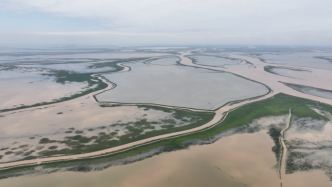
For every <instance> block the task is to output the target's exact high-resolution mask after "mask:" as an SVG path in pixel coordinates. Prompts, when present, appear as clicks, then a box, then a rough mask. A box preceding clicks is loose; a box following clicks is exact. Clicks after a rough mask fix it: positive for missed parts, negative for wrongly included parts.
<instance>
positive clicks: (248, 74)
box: [0, 52, 332, 169]
mask: <svg viewBox="0 0 332 187" xmlns="http://www.w3.org/2000/svg"><path fill="white" fill-rule="evenodd" d="M189 54H190V52H187V53H182V54H181V55H178V57H179V58H180V59H181V62H180V63H181V64H183V65H186V66H192V67H199V68H206V69H211V70H218V71H225V72H230V73H233V74H236V75H239V76H242V77H245V78H248V79H251V80H254V81H257V82H261V83H263V84H265V85H267V86H269V87H270V88H271V89H272V90H273V92H270V93H268V94H267V95H264V96H262V97H257V98H254V99H248V100H244V101H241V102H239V103H235V104H228V105H225V106H223V107H221V108H219V109H217V110H216V111H215V113H216V115H215V116H214V118H213V119H212V120H211V121H210V122H208V123H206V124H204V125H202V126H200V127H196V128H193V129H189V130H185V131H180V132H174V133H170V134H164V135H159V136H155V137H151V138H147V139H144V140H140V141H136V142H132V143H128V144H124V145H121V146H117V147H113V148H109V149H105V150H101V151H96V152H91V153H84V154H77V155H68V156H59V157H48V158H38V159H34V160H24V161H17V162H10V163H3V164H0V168H1V169H6V168H11V167H16V166H23V165H36V164H42V163H46V162H56V161H60V160H74V159H82V158H87V157H90V158H91V157H97V156H99V155H105V154H112V153H115V152H120V151H124V150H127V149H130V148H132V147H136V146H139V145H142V144H147V143H149V142H153V141H156V140H160V139H165V138H170V137H173V136H179V135H183V134H188V133H192V132H195V131H199V130H203V129H205V128H209V127H211V126H214V125H215V124H217V123H218V122H220V121H221V120H222V119H224V118H223V117H224V116H225V114H227V112H229V111H232V110H234V109H236V108H238V107H241V106H243V105H246V104H249V103H253V102H257V101H261V100H264V99H267V98H270V97H271V96H273V95H275V94H277V93H280V92H283V93H286V94H289V95H293V96H297V97H303V98H306V99H311V100H316V101H320V102H324V103H327V104H331V105H332V100H329V99H325V98H320V97H317V96H312V95H307V94H304V93H301V92H298V91H295V90H293V89H292V88H289V87H287V86H285V85H284V84H282V83H280V82H279V81H282V82H288V83H294V84H302V85H307V84H305V82H304V81H303V80H294V79H291V78H287V77H282V76H278V75H275V74H271V73H268V72H266V71H264V66H266V65H268V64H265V63H263V62H261V61H260V60H258V59H255V58H252V57H245V56H237V55H232V56H231V57H233V58H239V59H244V60H247V61H249V62H251V63H253V64H254V65H255V66H256V68H250V69H249V68H230V69H225V68H221V67H210V66H203V65H198V64H194V63H192V60H191V59H189V58H188V57H186V55H189ZM120 65H122V64H120ZM128 70H129V69H127V70H126V71H128ZM103 81H106V80H103ZM108 84H111V85H112V86H110V85H109V87H107V88H106V89H110V88H112V87H113V84H112V83H110V82H108ZM319 86H320V87H319V88H323V89H324V88H325V89H326V84H321V85H319ZM313 87H317V86H313ZM103 91H105V89H104V90H100V91H98V92H94V93H91V94H89V95H88V96H93V95H95V94H98V93H100V92H103ZM85 96H87V95H85ZM85 96H84V97H85ZM82 97H83V96H82Z"/></svg>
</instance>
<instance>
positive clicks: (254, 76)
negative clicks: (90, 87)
mask: <svg viewBox="0 0 332 187" xmlns="http://www.w3.org/2000/svg"><path fill="white" fill-rule="evenodd" d="M187 55H190V52H186V53H182V54H181V55H178V57H179V58H180V59H181V61H180V63H181V64H183V65H186V66H191V67H198V68H205V69H211V70H217V71H226V72H230V73H233V74H236V75H239V76H242V77H245V78H247V79H250V80H253V81H256V82H260V83H263V84H265V85H267V86H268V87H269V88H271V90H272V92H270V93H268V94H266V95H264V96H261V97H257V98H254V99H250V100H244V101H241V102H238V103H235V104H228V105H225V106H222V107H221V108H219V109H217V110H215V113H216V115H215V117H214V118H213V119H212V120H211V121H210V122H208V123H206V124H204V125H202V126H200V127H197V128H193V129H190V130H185V131H181V132H176V133H170V134H165V135H160V136H155V137H152V138H147V139H143V140H140V141H136V142H132V143H129V144H125V145H121V146H118V147H113V148H110V149H105V150H102V151H97V152H92V153H85V154H78V155H70V156H60V157H49V158H39V159H35V160H25V161H19V162H12V163H3V164H0V167H1V168H7V167H14V166H17V165H31V164H41V163H43V162H51V161H57V160H74V159H80V158H85V157H94V156H98V155H101V154H112V153H114V152H116V151H121V150H125V149H128V148H131V147H135V146H138V145H142V144H147V143H149V142H153V141H156V140H159V139H165V138H169V137H172V136H179V135H182V134H187V133H192V132H195V131H198V130H202V129H205V128H208V127H211V126H213V125H215V124H216V123H218V122H220V120H222V119H223V117H224V116H225V115H227V112H229V111H232V110H234V109H236V108H238V107H241V106H243V105H246V104H249V103H253V102H257V101H261V100H264V99H267V98H270V97H272V96H274V95H275V94H277V93H286V94H289V95H293V96H297V97H302V98H306V99H311V100H315V101H319V102H322V103H326V104H330V105H332V100H329V99H326V98H321V97H317V96H313V95H308V94H304V93H301V92H298V91H296V90H294V89H291V88H289V87H287V86H285V85H284V84H283V83H281V82H287V83H292V84H300V85H307V86H312V87H316V88H320V89H329V88H330V84H329V83H330V82H329V79H322V81H320V82H316V81H310V80H309V81H308V80H305V81H304V80H299V79H292V78H289V77H282V76H278V75H275V74H271V73H268V72H266V71H264V67H265V66H267V65H268V64H265V63H263V62H261V61H260V60H258V59H256V58H252V57H246V56H238V55H232V56H231V57H232V58H237V59H243V60H247V61H248V62H250V63H252V64H254V66H255V67H256V68H250V69H248V68H245V69H244V68H236V66H235V67H231V68H225V67H210V66H206V65H198V64H194V63H192V60H191V59H189V58H188V57H186V56H187ZM118 65H119V66H123V65H122V64H118ZM278 66H280V67H289V66H286V65H278ZM305 69H307V70H310V71H312V72H313V73H314V74H316V75H320V76H325V75H328V77H329V78H330V77H331V74H329V73H330V71H328V70H321V69H315V68H308V67H306V68H305ZM129 70H130V68H129V67H125V68H124V70H123V71H129ZM96 76H97V75H96ZM99 78H100V79H102V80H103V81H104V82H107V84H108V85H109V86H108V87H107V88H106V89H104V90H100V91H97V92H94V93H90V94H88V95H85V96H82V97H80V98H77V99H75V100H71V101H67V102H79V100H80V99H83V98H84V99H86V98H90V99H91V101H93V96H94V95H96V94H98V93H101V92H103V91H105V90H108V89H111V88H113V87H114V85H113V84H112V83H110V82H108V81H107V80H105V79H103V78H102V77H99ZM93 102H95V101H93ZM61 104H63V103H58V104H55V105H61ZM290 119H291V109H289V116H288V119H287V123H286V127H285V128H284V129H283V130H282V132H281V134H282V137H281V138H280V141H281V143H282V146H283V150H284V151H283V156H282V161H281V165H280V166H281V168H280V178H281V179H282V180H285V181H287V183H288V185H289V186H292V185H301V184H302V186H309V185H313V184H314V183H312V182H310V180H309V179H308V180H304V178H303V176H304V175H308V173H304V174H293V175H292V176H291V177H290V176H287V175H286V176H283V174H284V173H285V159H286V153H287V149H286V146H285V143H284V141H283V138H284V133H285V131H286V130H287V129H288V128H289V125H290ZM254 135H255V137H257V138H258V139H259V137H261V138H262V139H259V140H258V142H261V141H262V140H266V141H267V139H266V137H265V136H264V135H263V134H262V135H258V134H257V133H255V134H250V135H234V136H230V137H227V138H223V139H222V140H221V141H218V142H219V143H218V144H211V145H209V146H207V147H213V148H211V150H212V149H213V151H214V152H215V151H216V148H218V147H216V146H217V145H225V144H229V142H232V141H241V142H246V138H247V137H239V136H250V138H251V139H252V138H254ZM220 142H222V143H220ZM249 142H252V141H249ZM232 145H234V144H232ZM271 145H272V141H270V142H269V143H268V144H267V145H265V147H266V148H268V147H271ZM234 146H235V145H234ZM198 147H200V148H202V149H204V148H203V147H205V146H198ZM219 148H220V149H223V148H222V146H221V147H219ZM195 149H198V148H192V150H195ZM241 149H246V151H247V152H243V153H242V154H248V151H249V148H248V147H247V148H245V147H241ZM250 149H253V151H254V150H256V151H258V150H257V149H255V147H254V144H253V145H252V146H250ZM231 150H232V149H227V150H223V151H226V152H227V151H231ZM236 150H237V149H236ZM179 152H181V154H182V153H183V152H185V150H184V151H179ZM199 152H200V154H199V153H198V152H197V153H196V155H197V154H199V155H201V154H202V153H203V152H204V151H203V152H202V150H200V151H199ZM204 153H207V152H204ZM256 153H257V152H256ZM167 154H168V153H167ZM171 154H173V153H169V155H171ZM264 154H265V152H264ZM164 155H166V154H162V155H160V156H156V157H153V158H151V159H147V160H145V161H142V162H150V164H146V163H145V165H146V166H151V167H150V168H149V170H150V171H152V170H153V168H154V167H152V165H153V164H152V163H154V164H156V163H157V162H159V161H160V160H159V161H156V160H158V159H160V158H161V157H163V156H164ZM169 155H168V156H169ZM173 155H176V156H174V157H172V158H174V159H177V161H178V162H177V163H178V164H179V165H180V166H182V167H188V166H190V165H189V163H188V164H184V165H183V164H180V163H181V161H183V160H185V159H188V156H189V155H188V154H186V156H183V157H181V156H179V154H173ZM190 155H195V154H192V153H191V154H190ZM230 155H232V154H228V157H229V156H230ZM204 156H206V154H204ZM255 156H257V154H255ZM255 156H252V157H250V158H242V157H237V159H239V160H232V159H231V158H227V159H228V161H230V162H231V163H234V164H235V165H236V164H237V163H236V162H239V161H240V160H246V161H248V160H257V159H255ZM266 156H268V157H273V154H272V153H271V155H266ZM189 157H190V156H189ZM204 159H206V158H204ZM227 159H226V158H225V160H227ZM261 159H263V158H261ZM264 159H266V158H264ZM269 159H270V158H269ZM196 161H197V160H196ZM142 162H137V163H134V164H131V165H127V166H119V167H123V168H131V169H133V167H135V166H137V165H139V164H141V163H142ZM185 163H186V162H185ZM269 163H270V162H269ZM220 164H224V163H220ZM242 164H247V165H250V164H249V163H247V162H245V163H242ZM257 164H258V165H259V164H262V163H257ZM143 165H144V164H143ZM235 165H232V166H225V165H224V167H222V166H220V165H215V163H214V164H212V166H211V167H212V168H214V170H218V172H219V174H220V173H222V174H220V175H221V176H222V178H223V179H224V181H228V182H226V183H229V184H231V185H233V186H237V185H238V186H241V185H242V186H248V185H250V186H264V185H265V184H266V185H268V184H270V183H268V182H271V181H267V180H266V179H271V180H275V179H274V177H271V176H272V175H274V174H272V172H271V174H269V176H270V177H267V178H266V179H264V180H257V181H261V183H259V185H255V182H254V181H255V180H254V179H252V178H251V179H250V180H249V179H248V180H247V179H245V178H241V176H242V177H243V176H245V175H250V174H249V170H248V172H247V170H245V171H246V172H247V173H246V172H242V173H241V172H240V173H237V172H239V171H238V170H237V171H235V169H234V170H232V169H231V168H232V167H234V168H236V167H235ZM159 166H160V167H167V166H165V165H164V166H162V165H159ZM262 166H264V167H266V166H267V164H262ZM252 167H255V166H252ZM138 168H139V167H138ZM224 168H226V169H224ZM227 168H228V169H227ZM191 169H194V170H195V169H198V168H191ZM111 170H112V171H113V175H112V176H116V171H119V170H116V167H112V168H110V169H108V171H111ZM137 171H138V170H137ZM158 171H159V170H158ZM166 171H168V172H166ZM166 171H165V172H166V173H168V174H170V173H172V172H174V169H173V170H172V169H169V170H167V169H166ZM186 171H188V170H186ZM224 171H225V172H224ZM266 171H267V170H262V171H261V172H262V173H264V172H266ZM165 172H157V173H158V174H159V177H161V176H168V175H165ZM214 172H215V171H214ZM251 172H252V171H251ZM269 172H270V171H269ZM143 173H144V172H142V174H143ZM199 174H203V175H204V172H199V173H197V175H199ZM55 175H57V176H58V177H59V178H60V177H61V179H63V178H65V175H66V174H65V173H57V174H55ZM75 175H77V176H80V177H81V175H82V174H71V177H72V179H73V178H75ZM92 175H95V174H90V176H92ZM299 175H301V176H299ZM133 176H135V178H136V180H138V179H137V177H143V176H142V175H139V174H138V173H135V175H133ZM234 176H235V177H234ZM308 176H309V175H308ZM311 176H315V177H317V178H319V179H320V184H322V185H326V184H330V183H329V180H327V179H326V178H325V177H322V176H321V172H320V171H315V172H311ZM53 177H54V176H53ZM129 177H130V176H129ZM155 177H156V176H155ZM183 177H185V176H183ZM219 177H220V176H219ZM45 178H47V177H44V179H43V181H44V182H45V181H47V179H45ZM234 178H235V179H236V180H233V179H234ZM249 178H250V177H249ZM261 178H262V177H261ZM272 178H273V179H272ZM296 178H301V180H302V181H301V182H299V181H295V179H296ZM25 179H26V180H30V179H27V178H25ZM136 180H135V179H133V180H132V181H136ZM163 180H166V179H164V177H163ZM209 180H210V179H208V178H207V179H206V181H207V182H208V181H209ZM83 181H85V180H82V183H76V186H84V184H83V183H84V182H83ZM155 181H156V183H153V184H149V185H144V184H146V183H142V185H138V186H153V185H155V184H160V183H157V182H158V180H155ZM169 181H171V178H169ZM193 181H195V180H193ZM234 181H235V182H234ZM264 181H265V182H264ZM292 181H293V182H292ZM11 182H13V181H11ZM164 182H165V181H164ZM282 182H283V183H282V184H283V186H284V185H285V183H284V181H282ZM0 183H1V182H0ZM4 183H6V182H4ZM58 184H60V182H58ZM130 184H131V185H132V184H133V183H131V182H128V184H127V185H126V184H124V185H123V184H121V185H119V186H131V185H130ZM170 184H171V183H170ZM191 184H192V185H193V186H199V185H198V184H199V183H195V182H193V183H191ZM85 185H86V186H87V185H88V183H86V184H85ZM103 185H104V184H103ZM103 185H100V186H103ZM185 185H188V184H185ZM54 186H59V185H54ZM73 186H75V185H73ZM158 186H163V185H158ZM164 186H171V185H164ZM211 186H212V185H211Z"/></svg>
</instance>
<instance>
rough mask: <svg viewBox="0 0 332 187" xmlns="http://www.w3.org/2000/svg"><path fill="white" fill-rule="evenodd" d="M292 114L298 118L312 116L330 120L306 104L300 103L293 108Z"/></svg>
mask: <svg viewBox="0 0 332 187" xmlns="http://www.w3.org/2000/svg"><path fill="white" fill-rule="evenodd" d="M292 115H293V116H296V117H298V118H305V117H310V118H312V119H317V120H328V119H327V118H325V117H324V116H322V115H320V114H318V113H317V112H315V111H313V110H312V109H310V108H309V107H308V106H306V105H300V106H297V107H295V108H294V109H292Z"/></svg>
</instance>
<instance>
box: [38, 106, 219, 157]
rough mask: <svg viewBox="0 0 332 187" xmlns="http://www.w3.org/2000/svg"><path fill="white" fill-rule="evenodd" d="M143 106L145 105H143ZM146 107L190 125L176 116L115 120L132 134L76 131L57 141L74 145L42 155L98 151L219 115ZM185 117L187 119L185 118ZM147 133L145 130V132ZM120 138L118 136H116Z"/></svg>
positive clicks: (201, 123) (169, 131)
mask: <svg viewBox="0 0 332 187" xmlns="http://www.w3.org/2000/svg"><path fill="white" fill-rule="evenodd" d="M140 107H143V106H140ZM144 109H147V110H149V109H155V110H163V111H164V112H168V113H172V116H173V117H174V118H176V119H178V120H181V121H186V122H188V123H189V125H184V126H179V127H176V126H175V125H176V121H175V120H174V119H161V120H159V121H158V122H148V121H147V119H140V120H138V121H136V122H128V123H120V122H118V123H115V124H112V125H110V126H113V127H115V126H125V128H126V130H127V131H128V133H126V134H124V135H121V136H117V134H118V133H117V132H110V133H108V132H107V131H106V132H100V133H99V134H98V136H91V137H86V136H83V135H80V134H82V133H83V131H78V130H77V131H75V133H76V134H78V135H75V136H67V137H66V140H64V141H56V142H58V143H64V144H66V145H67V146H69V147H70V148H66V149H61V150H48V151H41V152H39V154H40V155H41V156H52V155H58V154H66V155H68V154H80V153H87V152H94V151H98V150H103V149H107V148H111V147H115V146H119V145H123V144H127V143H130V142H134V141H138V140H142V139H146V138H149V137H154V136H158V135H162V134H168V133H172V132H178V131H183V130H187V129H191V128H195V127H198V126H201V125H203V124H205V123H207V122H209V121H210V120H211V119H212V118H213V117H214V115H215V113H213V112H192V111H187V110H175V109H168V108H163V107H144ZM182 119H184V120H182ZM152 123H161V124H164V125H166V126H164V127H167V128H166V129H161V130H155V127H154V126H152V125H151V124H152ZM97 129H106V127H105V126H101V127H98V128H97ZM92 130H93V129H89V130H88V131H92ZM145 130H151V131H148V132H144V131H145ZM143 132H144V133H143ZM114 137H116V138H117V139H114ZM92 140H94V143H93V144H90V145H84V143H88V142H90V141H92ZM50 142H53V140H49V139H47V138H42V139H41V140H40V143H41V144H46V143H50Z"/></svg>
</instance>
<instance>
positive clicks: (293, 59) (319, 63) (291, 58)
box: [258, 52, 332, 69]
mask: <svg viewBox="0 0 332 187" xmlns="http://www.w3.org/2000/svg"><path fill="white" fill-rule="evenodd" d="M258 57H259V58H262V59H264V60H265V61H266V62H267V63H273V64H287V65H292V66H304V67H313V68H321V69H332V62H330V61H328V60H324V59H319V58H315V57H329V58H332V53H326V52H293V53H286V52H283V53H266V54H262V55H261V56H258Z"/></svg>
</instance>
